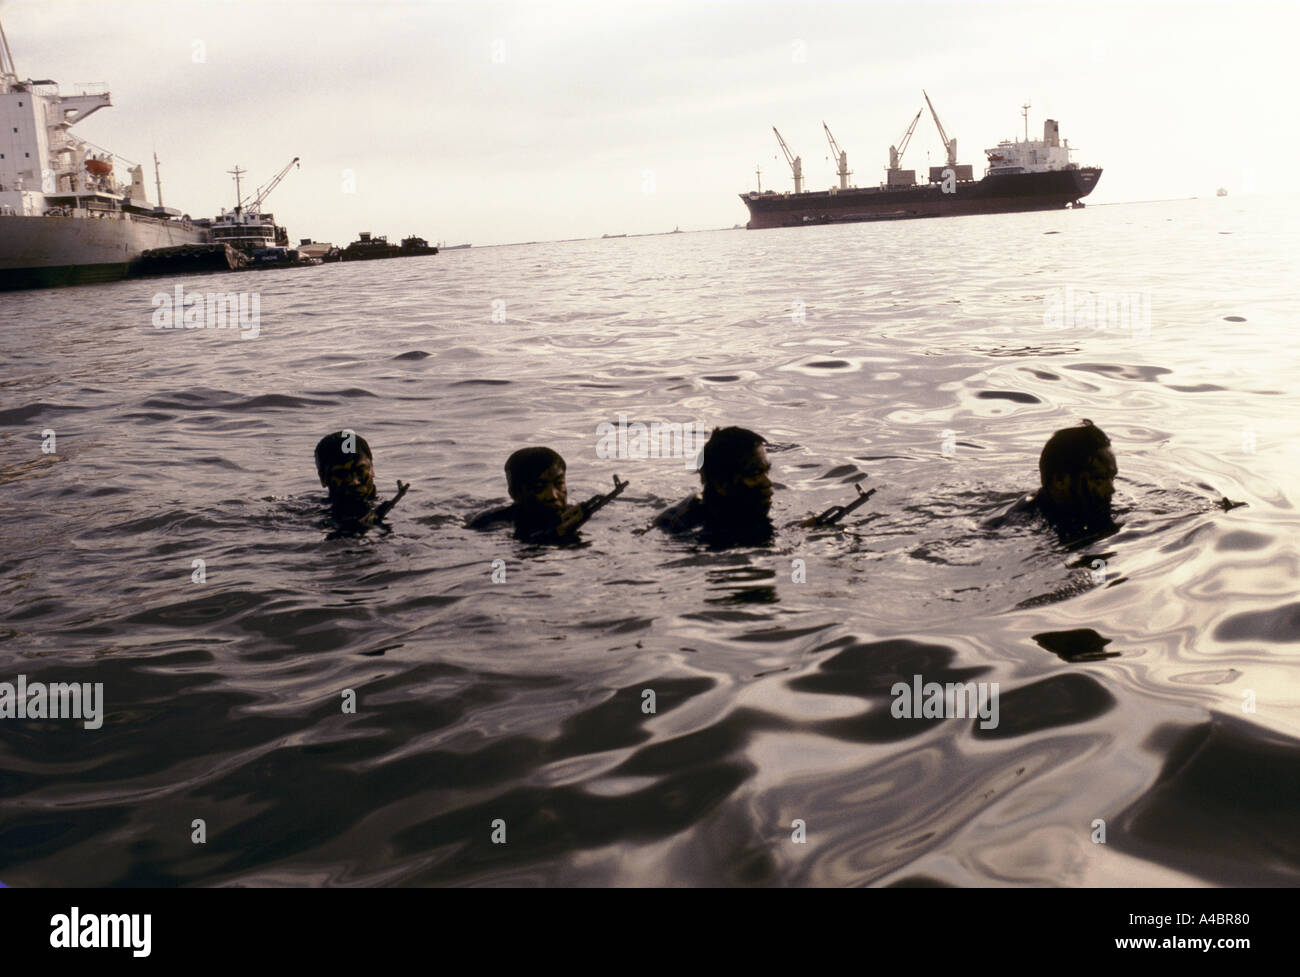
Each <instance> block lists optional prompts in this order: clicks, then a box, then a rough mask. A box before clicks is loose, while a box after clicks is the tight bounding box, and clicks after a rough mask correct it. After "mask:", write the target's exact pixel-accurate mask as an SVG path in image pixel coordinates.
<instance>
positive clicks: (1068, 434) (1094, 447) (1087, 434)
mask: <svg viewBox="0 0 1300 977" xmlns="http://www.w3.org/2000/svg"><path fill="white" fill-rule="evenodd" d="M1109 447H1110V438H1108V437H1106V434H1105V432H1104V431H1102V429H1101V428H1099V427H1097V425H1095V424H1093V423H1092V421H1089V420H1084V422H1083V423H1082V424H1080V425H1079V426H1078V427H1067V428H1063V429H1061V430H1060V431H1057V432H1056V433H1055V434H1053V435H1052V436H1051V437H1050V438H1048V439H1047V444H1046V445H1044V446H1043V453H1042V454H1041V455H1039V456H1038V477H1039V479H1040V480H1041V481H1042V484H1043V486H1044V487H1046V485H1047V484H1048V482H1050V481H1051V480H1052V479H1053V478H1059V477H1060V476H1062V475H1079V474H1082V473H1083V472H1084V471H1086V470H1087V468H1088V463H1089V462H1090V461H1091V460H1092V459H1093V457H1094V456H1096V455H1097V454H1098V453H1099V452H1101V451H1103V450H1104V449H1106V448H1109Z"/></svg>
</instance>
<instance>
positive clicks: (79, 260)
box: [0, 213, 209, 290]
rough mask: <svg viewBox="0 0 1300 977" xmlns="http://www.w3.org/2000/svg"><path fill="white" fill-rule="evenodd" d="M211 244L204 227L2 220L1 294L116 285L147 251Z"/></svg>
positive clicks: (150, 221) (117, 220)
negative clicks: (37, 289) (13, 291)
mask: <svg viewBox="0 0 1300 977" xmlns="http://www.w3.org/2000/svg"><path fill="white" fill-rule="evenodd" d="M208 240H209V236H208V232H207V231H206V230H204V229H202V228H198V227H193V226H189V227H187V226H186V225H185V224H183V223H181V222H179V221H166V220H158V219H156V218H150V217H139V216H135V215H131V214H123V213H118V214H113V215H111V216H108V217H103V218H94V217H18V216H9V215H5V216H0V290H9V289H16V288H49V287H53V286H56V285H81V284H89V283H92V282H109V281H116V280H117V279H119V278H125V277H126V276H127V275H129V274H130V273H131V271H132V268H133V266H134V265H135V263H136V262H137V261H138V259H139V257H140V255H141V253H142V252H144V251H145V250H147V249H149V248H166V247H172V246H174V245H180V244H201V243H204V242H206V241H208Z"/></svg>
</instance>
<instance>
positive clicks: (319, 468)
mask: <svg viewBox="0 0 1300 977" xmlns="http://www.w3.org/2000/svg"><path fill="white" fill-rule="evenodd" d="M316 474H317V475H319V476H320V483H321V485H323V486H325V488H327V489H329V494H330V505H331V506H333V508H334V509H335V511H337V512H340V513H361V512H365V511H368V510H369V509H370V507H371V505H372V504H373V503H374V501H375V471H374V464H373V457H372V455H371V454H370V445H368V444H367V443H366V439H365V438H363V437H362V436H361V435H359V434H357V433H356V432H355V431H348V430H343V431H335V432H334V433H333V434H327V435H325V437H323V438H321V439H320V441H319V442H318V443H317V445H316Z"/></svg>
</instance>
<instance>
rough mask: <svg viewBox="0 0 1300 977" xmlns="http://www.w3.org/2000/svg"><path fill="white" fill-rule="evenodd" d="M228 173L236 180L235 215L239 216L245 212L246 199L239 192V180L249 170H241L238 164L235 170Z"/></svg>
mask: <svg viewBox="0 0 1300 977" xmlns="http://www.w3.org/2000/svg"><path fill="white" fill-rule="evenodd" d="M226 172H227V173H229V174H230V175H231V176H233V177H234V178H235V213H236V214H239V213H240V212H241V211H242V210H243V206H244V197H243V195H242V194H241V193H240V192H239V178H240V177H241V176H243V175H244V174H245V173H247V172H248V170H241V169H240V168H239V164H238V163H236V164H235V168H234V169H233V170H226Z"/></svg>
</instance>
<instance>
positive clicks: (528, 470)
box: [506, 448, 568, 494]
mask: <svg viewBox="0 0 1300 977" xmlns="http://www.w3.org/2000/svg"><path fill="white" fill-rule="evenodd" d="M552 465H559V466H560V470H561V471H565V470H566V469H567V467H568V466H567V465H565V464H564V459H563V458H561V457H560V455H559V453H558V452H555V451H552V450H551V449H550V448H520V449H519V450H518V451H516V452H515V453H514V454H512V455H511V456H510V457H509V458H507V459H506V485H507V486H509V488H510V492H511V493H512V494H513V493H514V492H515V491H516V490H518V491H523V490H524V488H525V487H526V486H527V485H528V484H529V483H531V482H533V481H535V480H536V479H537V478H538V477H539V476H540V475H541V474H542V472H544V471H546V470H547V469H548V468H550V467H551V466H552Z"/></svg>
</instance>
